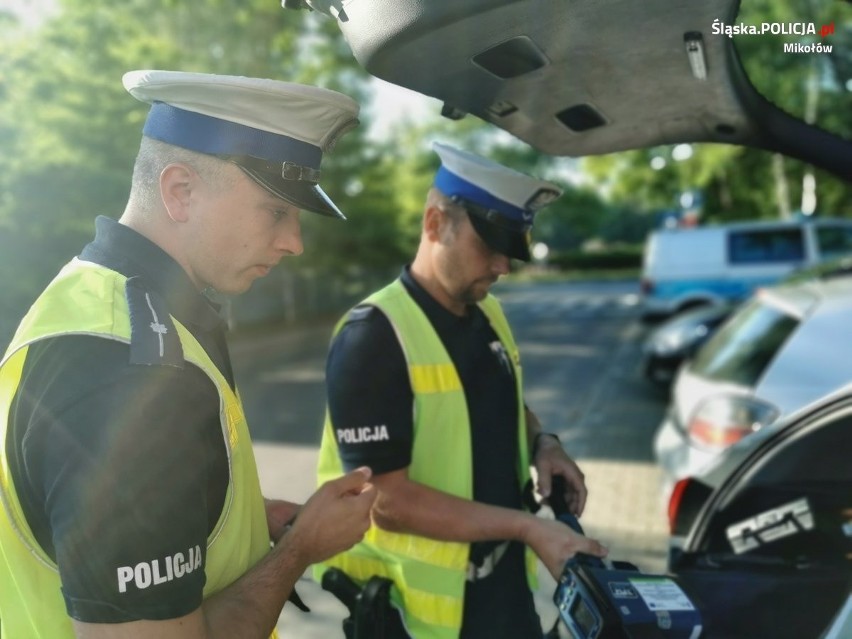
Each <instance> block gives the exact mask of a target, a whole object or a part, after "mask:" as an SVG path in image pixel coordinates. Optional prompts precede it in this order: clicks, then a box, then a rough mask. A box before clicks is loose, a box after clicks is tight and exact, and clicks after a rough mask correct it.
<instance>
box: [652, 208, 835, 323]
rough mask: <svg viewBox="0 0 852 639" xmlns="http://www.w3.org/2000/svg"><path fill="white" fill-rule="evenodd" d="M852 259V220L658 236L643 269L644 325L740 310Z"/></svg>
mask: <svg viewBox="0 0 852 639" xmlns="http://www.w3.org/2000/svg"><path fill="white" fill-rule="evenodd" d="M850 251H852V220H832V219H825V218H823V219H813V220H809V219H802V220H798V221H781V220H778V221H774V222H767V221H762V222H757V221H755V222H737V223H735V224H718V225H714V226H702V227H696V228H671V229H659V230H656V231H653V232H652V233H650V234H649V235H648V238H647V240H646V242H645V252H644V256H643V261H642V279H641V291H642V303H643V314H644V315H645V316H646V317H657V318H659V317H667V316H669V315H672V314H674V313H678V312H679V311H682V310H684V309H687V308H691V307H693V306H696V305H699V304H711V303H722V302H738V301H741V300H743V299H745V298H746V297H748V296H749V295H750V294H751V293H752V292H754V291H755V290H756V289H757V288H758V287H760V286H765V285H768V284H775V283H777V282H779V281H781V280H782V279H783V278H784V277H786V276H788V275H789V274H790V273H791V272H793V271H794V270H796V269H803V268H806V267H811V266H814V265H816V264H820V263H823V262H824V261H825V260H827V259H829V258H835V257H838V256H841V255H848V254H849V253H850Z"/></svg>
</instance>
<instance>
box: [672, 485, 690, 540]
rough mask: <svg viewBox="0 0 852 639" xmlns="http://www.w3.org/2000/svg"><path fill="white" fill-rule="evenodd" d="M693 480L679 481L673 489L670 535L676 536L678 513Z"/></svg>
mask: <svg viewBox="0 0 852 639" xmlns="http://www.w3.org/2000/svg"><path fill="white" fill-rule="evenodd" d="M691 481H692V479H691V478H689V477H687V478H685V479H681V480H680V481H678V482H677V483H676V484H675V485H674V488H673V489H672V494H671V496H670V497H669V509H668V515H669V534H670V535H674V534H675V524H676V522H677V513H678V511H679V510H680V505H681V502H682V500H683V495H684V493H685V492H686V487H687V486H688V485H689V482H691Z"/></svg>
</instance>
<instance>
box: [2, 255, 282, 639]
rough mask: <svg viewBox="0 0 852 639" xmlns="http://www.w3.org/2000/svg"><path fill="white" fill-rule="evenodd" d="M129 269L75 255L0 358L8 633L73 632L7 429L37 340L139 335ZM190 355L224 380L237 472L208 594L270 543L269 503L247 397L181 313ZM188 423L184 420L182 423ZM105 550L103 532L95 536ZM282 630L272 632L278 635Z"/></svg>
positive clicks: (229, 443) (57, 637)
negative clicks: (15, 467)
mask: <svg viewBox="0 0 852 639" xmlns="http://www.w3.org/2000/svg"><path fill="white" fill-rule="evenodd" d="M126 281H127V280H126V279H125V277H124V276H123V275H120V274H119V273H116V272H115V271H111V270H109V269H107V268H104V267H102V266H99V265H96V264H92V263H90V262H84V261H81V260H78V259H74V260H72V261H71V262H69V263H68V264H67V265H66V266H65V268H63V269H62V271H60V273H59V274H58V275H57V276H56V278H55V279H54V280H53V282H51V283H50V284H49V285H48V287H47V288H46V289H45V291H44V292H43V293H42V294H41V296H40V297H39V298H38V300H36V302H35V304H34V305H33V306H32V308H31V309H30V311H29V313H28V314H27V315H26V316H25V317H24V319H23V320H22V322H21V324H20V326H19V327H18V331H17V333H16V334H15V337H14V338H13V340H12V343H11V345H10V346H9V348H8V350H7V352H6V355H5V356H4V358H3V360H2V362H0V497H2V508H0V635H2V636H3V637H10V638H12V637H28V638H44V639H61V638H63V637H68V638H69V639H71V638H73V637H74V636H75V635H74V632H73V629H72V625H71V620H70V618H69V617H68V615H67V613H66V609H65V602H64V600H63V598H62V594H61V592H60V587H61V583H60V578H59V571H58V569H57V566H56V564H55V563H54V562H53V560H51V559H50V557H48V556H47V555H46V554H45V552H44V550H43V549H42V548H41V547H40V546H39V544H38V543H37V541H36V539H35V537H34V535H33V533H32V530H31V529H30V527H29V525H28V524H27V521H26V519H25V518H24V514H23V511H22V509H21V504H20V502H19V501H18V496H17V494H16V491H15V484H14V480H13V478H12V476H11V472H10V469H9V464H8V462H7V451H6V447H5V446H6V431H7V428H8V421H9V409H10V406H11V404H12V400H13V399H14V397H15V393H16V391H17V388H18V385H19V384H20V381H21V374H22V371H23V367H24V362H25V361H26V357H27V350H28V348H29V346H30V345H31V344H33V343H35V342H37V341H39V340H42V339H47V338H50V337H57V336H62V335H92V336H98V337H102V338H105V339H112V340H118V341H120V342H124V343H127V344H130V342H131V323H130V317H129V312H128V304H127V301H126V298H125V285H126ZM172 321H173V323H174V326H175V327H176V330H177V333H178V336H179V339H180V345H181V347H182V348H183V356H184V359H185V361H186V362H188V363H189V364H193V365H195V366H197V367H198V368H200V369H201V370H202V371H203V372H204V373H205V374H206V375H207V376H208V377H209V378H210V379H211V380H212V381H213V383H214V384H215V386H216V389H217V391H218V393H219V398H220V420H221V426H222V433H223V438H224V441H225V446H226V447H227V450H228V462H229V469H228V470H229V473H230V477H229V482H228V488H227V492H226V496H225V503H224V507H223V509H222V514H221V515H220V517H219V520H218V522H217V523H216V526H215V528H214V529H213V531H212V532H211V533H210V536H209V537H208V538H207V563H206V565H205V566H204V571H205V575H206V579H207V580H206V585H205V587H204V597H205V598H207V597H209V596H210V595H213V594H215V593H216V592H219V591H220V590H222V589H224V588H225V587H227V586H228V585H230V584H231V583H233V582H234V581H236V580H237V579H238V578H239V577H240V576H242V575H243V574H244V573H245V572H246V571H248V570H249V569H250V568H251V567H252V566H254V565H255V564H256V563H257V562H258V561H259V560H260V559H261V558H262V557H263V556H264V555H265V554H266V553H268V552H269V549H270V546H269V531H268V528H267V523H266V511H265V507H264V501H263V496H262V494H261V492H260V484H259V480H258V475H257V467H256V465H255V459H254V451H253V449H252V445H251V440H250V438H249V432H248V427H247V425H246V419H245V415H244V413H243V408H242V404H241V402H240V399H239V397H238V395H237V394H236V393H234V392H233V391H232V390H231V387H230V386H229V384H228V382H227V381H226V380H225V378H224V377H223V376H222V374H221V373H220V372H219V370H218V369H217V368H216V366H215V365H214V364H213V362H212V361H210V358H209V357H208V355H207V353H206V352H205V351H204V349H203V348H202V347H201V345H200V344H199V343H198V341H197V340H196V339H195V338H194V337H193V336H192V335H191V334H190V332H189V331H188V330H187V329H186V328H185V327H183V326H182V325H181V324H180V323H178V322H177V321H176V320H174V318H172ZM176 426H179V425H176ZM92 544H93V548H92V552H97V547H96V545H97V539H93V540H92ZM274 636H275V634H274V633H273V637H274Z"/></svg>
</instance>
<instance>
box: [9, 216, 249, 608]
mask: <svg viewBox="0 0 852 639" xmlns="http://www.w3.org/2000/svg"><path fill="white" fill-rule="evenodd" d="M79 259H81V260H85V261H89V262H94V263H97V264H100V265H103V266H105V267H107V268H109V269H112V270H115V271H117V272H119V273H121V274H123V275H125V276H127V277H128V278H130V277H139V278H141V279H142V281H144V283H145V286H147V287H148V288H149V290H151V291H152V292H153V293H156V294H157V295H159V297H160V298H161V299H162V300H163V301H164V303H165V306H166V307H167V309H168V312H169V313H170V314H171V315H172V316H174V317H175V318H176V319H177V320H178V321H180V322H181V323H182V324H183V325H184V326H185V327H186V328H187V329H189V331H190V332H191V333H192V334H193V335H194V336H195V337H196V339H198V341H199V342H200V343H201V345H202V346H203V347H204V349H205V350H206V351H207V353H208V354H209V355H210V357H211V359H212V360H213V362H214V363H215V364H216V366H217V367H218V368H219V370H220V371H221V372H222V373H223V375H225V377H226V379H228V380H229V382H230V383H231V385H232V386H233V374H232V372H231V365H230V360H229V356H228V352H227V346H226V343H225V334H224V324H223V322H222V320H221V319H220V317H219V316H218V314H217V312H216V309H215V308H214V307H213V306H211V304H210V303H209V301H208V300H207V298H206V297H204V296H203V295H202V294H200V293H199V291H198V290H197V289H196V288H195V286H194V285H193V283H192V281H191V280H190V279H189V277H188V276H187V274H186V273H185V272H184V271H183V269H182V268H181V267H180V265H178V263H177V262H175V261H174V260H173V259H172V258H171V257H170V256H169V255H167V254H166V253H165V252H164V251H163V250H162V249H160V248H159V247H158V246H156V245H155V244H153V243H152V242H150V241H149V240H148V239H146V238H145V237H143V236H142V235H140V234H138V233H136V232H135V231H133V230H132V229H130V228H128V227H127V226H124V225H121V224H118V223H117V222H115V221H114V220H111V219H109V218H106V217H99V218H98V219H97V220H96V236H95V239H94V241H93V242H92V243H90V244H89V245H87V246H86V247H85V248H84V250H83V251H82V253H81V254H80V256H79ZM69 303H71V302H70V301H69ZM7 450H8V451H9V463H10V468H11V472H12V476H13V478H14V481H15V485H16V488H17V492H18V495H19V498H20V500H21V504H22V507H23V510H24V513H25V515H26V518H27V521H28V523H29V524H30V527H31V528H32V530H33V532H34V534H35V537H36V539H37V540H38V541H39V543H40V544H41V546H42V547H43V548H44V549H45V551H46V552H47V554H48V555H49V556H50V557H51V558H53V559H54V560H55V561H57V563H58V565H59V572H60V577H61V580H62V591H63V595H64V597H65V601H66V606H67V609H68V613H69V615H70V616H72V617H73V618H75V619H79V620H81V621H86V622H91V623H117V622H124V621H132V620H136V619H169V618H175V617H178V616H182V615H185V614H188V613H189V612H191V611H193V610H195V609H196V608H197V607H198V606H199V605H200V604H201V601H202V589H203V587H204V581H205V578H204V571H203V570H202V569H195V570H193V571H192V572H191V573H190V572H185V573H184V574H183V575H182V576H181V577H180V578H174V579H171V580H168V581H165V582H163V583H153V580H152V583H151V584H150V585H149V586H147V587H145V588H128V587H125V588H124V592H121V588H120V581H121V580H120V579H117V574H118V570H119V568H120V567H131V568H133V569H135V568H136V567H137V566H141V565H143V564H146V565H147V566H148V570H150V569H151V568H153V564H154V562H155V561H157V560H159V564H158V565H159V566H160V567H161V568H162V566H163V565H164V564H163V558H165V557H166V556H174V555H175V554H176V553H183V556H184V557H185V558H186V557H188V555H189V553H190V551H192V553H193V555H194V556H195V555H197V554H198V553H199V552H200V554H201V557H202V566H203V560H204V558H205V557H206V546H207V536H208V534H209V533H210V532H211V531H212V530H213V528H214V526H215V524H216V522H217V520H218V519H219V515H220V514H221V511H222V507H223V504H224V499H225V492H226V489H227V485H228V461H227V453H226V451H225V445H224V441H223V437H222V430H221V425H220V422H219V397H218V393H217V391H216V388H215V386H214V385H213V383H212V382H211V381H210V379H209V378H208V377H207V376H206V375H205V374H204V373H202V372H201V370H200V369H198V368H196V367H195V366H192V365H189V364H186V365H184V366H183V368H178V367H174V366H162V365H137V364H131V363H130V348H129V347H128V345H126V344H124V343H121V342H117V341H113V340H109V339H103V338H99V337H94V336H63V337H57V338H51V339H48V340H43V341H41V342H37V343H36V344H34V345H32V346H31V347H30V348H29V351H28V354H27V359H26V363H25V366H24V369H23V376H22V380H21V384H20V386H19V388H18V391H17V393H16V396H15V398H14V400H13V404H12V407H11V413H10V423H9V430H8V434H7ZM140 570H141V571H142V572H141V575H142V583H143V584H144V583H145V574H146V569H145V568H140Z"/></svg>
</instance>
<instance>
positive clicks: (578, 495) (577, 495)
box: [565, 484, 589, 517]
mask: <svg viewBox="0 0 852 639" xmlns="http://www.w3.org/2000/svg"><path fill="white" fill-rule="evenodd" d="M566 490H567V491H569V492H570V496H569V495H566V496H565V500H566V502H567V503H568V508H569V510H570V511H571V512H572V513H574V515H575V516H577V517H579V516H580V515H582V514H583V510H584V509H585V508H586V497H587V496H588V494H589V491H588V490H587V489H586V486H585V484H581V485H580V486H579V487H577V486H570V485H568V486H567V487H566Z"/></svg>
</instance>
